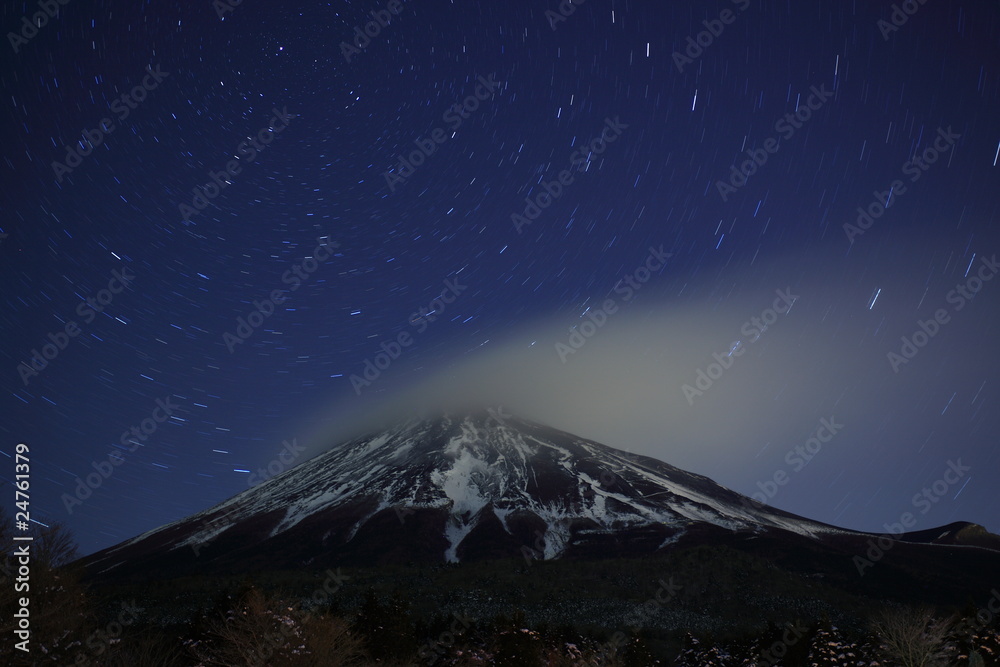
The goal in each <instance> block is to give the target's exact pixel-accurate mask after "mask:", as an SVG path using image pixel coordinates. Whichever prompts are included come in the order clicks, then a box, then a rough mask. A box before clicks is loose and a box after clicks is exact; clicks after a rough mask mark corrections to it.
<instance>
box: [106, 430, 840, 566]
mask: <svg viewBox="0 0 1000 667" xmlns="http://www.w3.org/2000/svg"><path fill="white" fill-rule="evenodd" d="M411 515H412V516H411ZM387 517H393V519H394V520H393V521H389V520H388V519H387ZM397 519H398V520H397ZM407 519H410V520H412V521H414V522H415V524H419V525H420V526H421V530H420V533H419V534H416V533H413V534H409V535H406V534H404V533H405V531H406V530H409V528H407V527H406V522H407ZM704 524H710V525H713V526H716V527H719V528H723V529H726V530H729V531H754V532H759V531H763V530H769V529H780V530H783V531H790V532H793V533H797V534H799V535H803V536H807V537H818V536H820V535H822V534H830V533H836V532H840V531H839V530H838V529H836V528H833V527H832V526H827V525H825V524H821V523H817V522H813V521H809V520H807V519H803V518H801V517H797V516H794V515H792V514H789V513H786V512H782V511H780V510H776V509H773V508H769V507H763V506H756V505H755V504H754V503H753V502H752V501H750V500H749V499H748V498H746V497H745V496H742V495H740V494H737V493H735V492H733V491H730V490H728V489H725V488H723V487H721V486H719V485H718V484H716V483H715V482H713V481H712V480H710V479H708V478H707V477H703V476H701V475H696V474H693V473H689V472H686V471H683V470H680V469H678V468H675V467H673V466H670V465H668V464H665V463H663V462H660V461H657V460H655V459H652V458H649V457H644V456H639V455H635V454H630V453H627V452H624V451H621V450H617V449H614V448H611V447H608V446H605V445H602V444H599V443H596V442H592V441H590V440H586V439H583V438H579V437H576V436H574V435H571V434H568V433H565V432H562V431H558V430H556V429H553V428H550V427H547V426H543V425H541V424H537V423H534V422H531V421H528V420H523V419H519V418H516V417H512V416H509V415H505V414H502V413H499V412H496V411H488V412H487V411H483V412H478V413H467V414H458V415H454V414H449V415H444V416H441V417H439V418H436V419H424V420H411V421H409V422H406V423H402V424H398V425H396V426H394V427H392V428H389V429H386V430H384V431H382V432H379V433H375V434H371V435H368V436H365V437H361V438H357V439H355V440H351V441H349V442H346V443H343V444H342V445H339V446H336V447H334V448H332V449H331V450H330V451H328V452H326V453H325V454H322V455H320V456H317V457H315V458H314V459H312V460H310V461H307V462H305V463H303V464H301V465H299V466H297V467H295V468H293V469H291V470H288V471H286V472H284V473H283V474H281V475H278V476H276V477H275V478H273V479H270V480H268V481H266V482H264V483H262V484H260V485H258V486H256V487H254V488H251V489H248V490H246V491H244V492H242V493H240V494H238V495H236V496H234V497H233V498H230V499H229V500H227V501H225V502H223V503H220V504H219V505H216V506H215V507H213V508H210V509H208V510H205V511H203V512H199V513H198V514H195V515H193V516H191V517H187V518H185V519H182V520H180V521H177V522H174V523H171V524H168V525H166V526H162V527H160V528H157V529H155V530H153V531H150V532H147V533H145V534H143V535H140V536H138V537H136V538H133V539H131V540H128V541H126V542H123V543H121V544H119V545H117V546H115V547H111V548H110V549H107V550H105V551H103V552H100V553H99V554H95V556H93V557H92V558H93V560H94V562H95V564H99V567H100V569H101V570H108V569H110V568H114V567H117V566H118V565H120V564H121V562H122V560H123V559H126V558H134V557H136V556H137V555H143V554H144V552H146V553H145V556H146V557H150V554H149V553H148V552H150V551H151V550H152V549H153V548H154V546H155V549H156V550H157V551H158V552H160V555H161V556H162V552H164V551H169V552H173V553H175V554H184V553H185V552H186V551H188V550H190V551H192V552H194V554H195V555H196V556H197V555H199V553H200V552H201V550H202V549H204V550H205V551H206V553H209V552H210V553H211V555H212V558H216V559H218V558H221V559H222V560H223V561H226V560H227V559H228V560H229V561H233V562H235V561H236V560H237V559H238V557H239V556H237V554H247V553H251V552H253V551H254V543H257V544H263V543H270V544H271V545H272V546H271V547H269V549H270V550H271V551H273V550H274V545H276V544H279V543H280V544H282V545H284V546H283V547H282V549H283V551H282V554H283V556H284V557H285V558H286V559H291V556H290V555H289V554H291V553H297V554H298V556H297V558H299V559H300V560H310V559H312V558H313V556H310V555H309V553H310V549H311V550H312V551H316V550H317V549H318V550H319V551H320V552H321V553H322V554H325V556H324V557H334V556H335V555H336V554H337V553H338V552H344V553H347V552H351V551H352V549H353V550H354V551H356V552H357V553H358V554H359V556H358V557H359V558H360V557H362V556H361V555H360V554H377V553H379V552H380V550H382V551H388V550H391V549H399V548H401V547H400V546H399V545H400V544H409V545H410V546H409V547H408V548H409V553H410V554H414V553H420V554H424V555H425V556H426V557H429V558H437V559H439V560H442V561H447V562H457V561H461V560H463V554H464V553H465V555H466V556H467V557H469V556H468V554H480V557H483V556H482V555H483V554H495V555H496V554H499V555H502V554H504V553H507V554H512V555H516V554H517V552H518V549H520V548H522V547H524V546H526V545H527V546H529V548H531V549H536V548H537V550H538V552H539V554H540V557H544V558H546V559H551V558H559V557H560V556H563V555H565V554H566V553H567V551H569V550H573V549H576V548H578V547H579V546H580V545H583V544H588V543H594V544H596V543H599V542H600V541H601V540H604V541H605V542H607V541H608V540H611V541H616V542H621V541H622V540H625V541H628V540H629V539H630V537H629V535H630V534H632V533H634V534H635V535H641V536H642V539H644V540H647V541H648V540H649V539H653V538H655V543H653V545H652V547H650V548H653V549H655V548H662V547H664V546H665V545H667V544H669V543H671V542H673V541H676V540H677V539H678V538H679V537H680V536H681V535H683V533H684V531H685V530H687V529H688V528H689V527H691V526H693V525H704ZM393 533H397V535H396V536H395V537H393ZM636 539H638V538H636ZM408 540H409V542H408ZM395 542H398V543H399V544H396V543H395ZM307 543H309V544H311V546H307ZM498 545H502V546H498ZM498 550H499V551H498ZM466 552H467V553H466ZM434 554H437V556H434ZM367 557H371V556H367Z"/></svg>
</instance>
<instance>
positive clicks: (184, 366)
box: [0, 0, 1000, 553]
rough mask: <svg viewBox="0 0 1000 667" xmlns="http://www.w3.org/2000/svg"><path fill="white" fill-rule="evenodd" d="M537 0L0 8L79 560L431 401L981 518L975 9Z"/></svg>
mask: <svg viewBox="0 0 1000 667" xmlns="http://www.w3.org/2000/svg"><path fill="white" fill-rule="evenodd" d="M562 7H563V11H564V12H565V13H567V14H568V15H566V16H564V15H562V14H560V5H559V4H558V3H557V2H556V0H548V1H544V2H531V3H529V2H517V1H515V2H504V3H487V2H476V3H458V2H442V1H440V0H410V1H408V2H398V3H397V2H331V3H316V2H281V3H273V2H272V3H261V2H254V1H251V0H247V1H246V2H242V3H240V4H239V5H237V6H229V5H224V4H222V3H221V2H218V1H217V2H216V3H215V4H213V3H212V2H210V1H209V0H202V1H201V2H188V3H181V5H180V6H175V5H171V4H170V3H148V2H146V3H140V4H136V3H126V2H115V3H109V2H100V3H85V2H82V1H81V0H70V1H69V2H68V3H67V4H66V5H65V6H63V7H62V8H61V9H60V12H59V15H58V16H57V17H54V18H51V19H50V18H47V17H45V21H39V22H41V23H44V24H43V25H41V26H38V24H37V23H36V24H34V25H31V21H32V19H31V18H29V19H28V20H27V27H25V26H26V23H25V22H24V21H22V17H24V16H28V17H30V16H31V15H32V14H35V13H36V12H38V11H40V10H39V9H38V5H37V4H36V3H20V2H19V3H16V4H13V5H11V4H7V5H6V6H5V7H4V8H3V9H2V10H0V25H2V27H3V30H4V32H5V33H11V34H8V35H7V37H6V38H5V40H4V41H5V42H6V43H5V44H4V45H3V47H0V48H3V49H7V52H6V54H5V55H4V57H3V60H2V63H3V64H2V70H0V87H2V93H3V94H2V108H3V116H2V121H3V122H2V126H3V130H2V131H3V134H4V141H3V148H2V152H3V159H2V161H0V177H2V183H3V187H2V198H3V200H2V216H0V228H2V229H0V231H2V233H3V235H4V236H3V238H2V241H0V279H2V285H3V294H2V300H3V309H2V311H0V317H2V331H3V345H2V346H0V355H2V358H3V364H2V368H3V373H0V378H2V380H0V382H2V388H3V392H2V397H0V401H2V403H0V406H2V407H0V409H2V414H3V420H2V422H0V435H2V438H0V452H2V453H3V454H4V456H2V457H0V478H2V479H3V480H4V481H5V482H10V481H11V480H13V477H14V460H13V459H12V458H9V457H12V456H13V454H14V450H15V446H16V445H17V443H26V444H27V445H28V446H29V448H30V457H31V509H32V518H33V519H35V520H37V521H40V522H43V523H46V524H47V523H51V522H56V521H61V522H64V523H66V524H67V525H68V526H69V527H70V528H71V529H72V530H73V532H74V534H75V536H76V538H77V540H78V542H79V544H80V547H81V552H82V553H89V552H91V551H94V550H96V549H99V548H102V547H106V546H109V545H112V544H114V543H117V542H119V541H121V540H124V539H126V538H129V537H131V536H134V535H137V534H139V533H141V532H143V531H146V530H149V529H152V528H154V527H157V526H159V525H161V524H163V523H166V522H169V521H172V520H175V519H179V518H181V517H184V516H186V515H188V514H191V513H194V512H196V511H199V510H201V509H204V508H206V507H208V506H210V505H213V504H215V503H217V502H219V501H222V500H224V499H226V498H228V497H230V496H232V495H234V494H235V493H237V492H239V491H241V490H243V489H246V488H247V487H248V485H250V484H254V483H257V482H259V481H260V479H262V477H261V475H260V473H259V471H260V470H261V469H262V468H263V469H265V470H266V469H267V467H268V465H269V464H270V465H271V468H272V471H275V470H278V469H282V468H287V467H288V465H292V464H295V463H300V462H302V461H305V460H306V459H307V458H309V457H311V456H313V455H315V454H317V453H319V452H321V451H323V450H324V449H325V448H328V447H329V446H331V445H333V444H335V443H336V442H337V441H338V439H339V438H340V437H343V436H344V435H345V434H347V433H350V432H353V431H356V430H357V429H358V428H361V427H362V425H363V424H368V425H371V424H378V423H380V421H379V420H380V419H389V418H396V417H400V416H402V417H405V416H407V415H409V414H413V413H414V411H415V410H416V409H417V407H427V406H430V407H435V406H440V405H447V404H454V403H455V402H456V401H458V402H464V403H475V402H480V403H483V404H486V405H490V406H494V407H499V406H503V407H504V409H506V410H508V411H513V412H516V413H519V414H523V415H526V416H529V417H532V418H535V419H538V420H540V421H543V422H546V423H549V424H551V425H553V426H556V427H558V428H563V429H565V430H568V431H571V432H574V433H577V434H579V435H582V436H585V437H589V438H592V439H596V440H598V441H600V442H603V443H605V444H608V445H611V446H614V447H619V448H622V449H628V450H630V451H633V452H637V453H643V454H647V455H651V456H655V457H656V458H659V459H662V460H664V461H666V462H668V463H671V464H673V465H676V466H678V467H681V468H685V469H688V470H692V471H694V472H698V473H701V474H705V475H707V476H709V477H711V478H713V479H715V480H716V481H718V482H719V483H721V484H723V485H725V486H728V487H730V488H733V489H735V490H737V491H740V492H743V493H747V494H751V493H755V492H760V493H761V494H764V493H765V492H764V489H769V490H773V491H774V493H772V494H765V495H768V497H767V501H768V502H770V503H772V504H774V505H776V506H778V507H781V508H782V509H786V510H789V511H792V512H795V513H797V514H801V515H804V516H807V517H810V518H813V519H817V520H820V521H826V522H829V523H834V524H836V525H840V526H844V527H848V528H854V529H860V530H873V531H876V530H882V527H883V525H884V524H886V523H892V522H895V521H897V520H899V518H900V516H901V515H902V514H903V513H905V512H911V513H912V514H914V515H915V516H916V518H917V525H916V526H914V529H917V530H919V529H925V528H930V527H933V526H936V525H941V524H945V523H948V522H951V521H957V520H967V521H974V522H977V523H980V524H983V525H985V526H986V527H987V528H989V529H990V530H992V531H994V532H997V531H1000V520H998V515H997V509H996V508H997V507H998V506H1000V465H998V464H1000V455H998V453H997V452H998V450H997V447H996V445H997V438H998V435H997V434H998V433H1000V410H998V409H997V408H998V406H1000V374H998V371H1000V363H998V361H1000V355H998V354H997V344H998V341H997V331H998V328H1000V318H998V314H1000V279H995V278H996V274H997V272H1000V266H998V265H997V264H996V263H995V262H996V257H997V255H998V254H1000V234H998V231H997V222H998V216H1000V197H998V196H997V192H998V190H1000V166H998V158H997V154H998V151H1000V6H998V3H996V2H987V1H986V0H977V1H968V0H966V1H963V0H959V1H950V0H949V1H948V2H945V1H944V0H928V1H927V2H926V3H924V4H922V5H921V4H918V3H916V2H913V3H912V6H911V5H910V4H908V5H907V8H909V9H910V10H911V11H913V10H915V11H913V13H912V15H908V14H906V13H905V12H903V10H902V9H899V10H898V11H897V13H896V15H895V20H896V23H898V24H900V25H898V26H897V25H895V24H894V23H893V14H894V9H893V5H892V3H891V2H888V0H886V1H878V2H867V1H866V2H843V1H839V0H838V1H833V0H829V1H823V2H757V1H752V0H739V1H734V2H730V1H729V0H717V1H715V2H707V3H705V2H693V1H691V2H614V1H606V0H587V1H586V2H582V3H581V4H579V5H575V6H574V5H572V4H570V3H569V2H564V3H563V5H562ZM570 11H571V12H572V13H570ZM372 12H376V18H375V19H373V18H372ZM220 16H221V18H220ZM379 16H381V17H382V22H383V23H386V25H384V26H383V25H379V24H378V17H379ZM387 17H388V18H389V19H391V20H388V21H387V20H386V18H387ZM904 18H905V19H906V20H905V22H903V19H904ZM372 20H375V21H376V23H372V24H370V25H369V26H368V29H369V32H371V33H372V34H374V36H373V37H367V36H364V34H363V31H364V29H365V24H366V22H369V21H372ZM880 21H882V23H880ZM356 28H358V30H357V31H356ZM22 31H23V33H24V35H26V36H27V37H24V38H22V37H21V36H18V35H17V33H20V32H22ZM12 35H13V36H12ZM359 35H360V36H359ZM355 39H357V42H355ZM123 96H124V97H123ZM456 105H457V106H456ZM71 149H73V150H71ZM81 153H85V154H83V155H81ZM755 160H756V162H755ZM227 169H230V170H231V171H230V172H228V173H227V172H226V170H227ZM741 169H743V170H744V172H749V176H748V177H744V175H743V174H741V173H740V170H741ZM213 174H214V176H213ZM560 179H562V180H560ZM526 198H527V201H526ZM196 207H197V208H196ZM535 207H537V208H535ZM859 207H860V209H861V210H860V211H859ZM863 215H870V216H871V217H862V216H863ZM845 225H847V227H845ZM88 299H90V301H89V302H88V301H87V300H88ZM239 318H242V321H241V320H240V319H239ZM755 318H756V320H757V321H756V322H755V321H754V320H755ZM765 323H766V324H765ZM903 338H905V339H906V342H904V341H903V340H902V339H903ZM911 344H912V347H910V345H911ZM47 345H48V347H46V346H47ZM36 353H37V355H36ZM46 356H47V357H48V358H45V357H46ZM32 364H34V367H32ZM378 366H381V368H379V367H378ZM366 369H367V372H368V375H367V377H365V372H366ZM352 376H355V377H354V378H352ZM133 427H135V429H136V430H135V431H134V432H133V431H132V430H131V429H132V428H133ZM818 430H819V433H817V431H818ZM814 435H818V436H821V438H822V441H821V440H820V439H816V440H813V441H812V442H811V443H810V440H809V439H810V438H811V437H812V436H814ZM796 448H798V451H797V450H796ZM807 458H808V461H807ZM101 470H104V471H105V472H107V471H111V472H110V475H109V476H108V477H107V478H104V477H103V476H101V473H100V471H101ZM268 474H270V473H267V474H265V475H264V477H266V476H267V475H268ZM88 475H90V476H91V480H92V481H93V480H97V481H99V484H97V485H96V489H90V488H86V489H85V490H82V489H80V490H78V487H79V486H80V484H85V482H83V481H80V480H85V479H86V478H87V477H88ZM776 480H780V483H779V481H776ZM772 482H773V483H772ZM935 484H936V485H935ZM5 488H6V489H7V491H5V492H4V499H3V502H4V504H5V507H6V508H7V509H8V512H12V510H13V500H14V493H13V488H12V487H11V486H9V484H8V485H6V486H5ZM925 488H926V489H927V490H928V491H927V493H925V492H924V489H925ZM87 492H89V495H87ZM78 496H85V497H83V498H82V499H81V498H80V497H78ZM758 497H763V496H758Z"/></svg>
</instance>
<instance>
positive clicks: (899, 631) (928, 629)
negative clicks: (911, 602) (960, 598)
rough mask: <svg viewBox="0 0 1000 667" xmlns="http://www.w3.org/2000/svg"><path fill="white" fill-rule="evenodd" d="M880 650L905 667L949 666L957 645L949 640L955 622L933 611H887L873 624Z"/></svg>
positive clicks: (894, 609)
mask: <svg viewBox="0 0 1000 667" xmlns="http://www.w3.org/2000/svg"><path fill="white" fill-rule="evenodd" d="M872 629H873V630H874V631H875V634H876V636H877V637H878V640H879V648H880V650H881V651H882V653H884V654H885V655H886V657H888V658H889V659H891V660H895V661H897V662H899V664H900V665H902V667H939V666H940V667H945V666H946V665H949V664H951V659H952V655H953V653H954V648H955V647H954V646H953V645H951V644H950V643H949V642H948V641H947V638H948V635H949V633H950V631H951V623H950V622H949V621H947V620H945V619H940V618H935V616H934V611H933V610H932V609H930V608H926V607H923V608H919V609H914V608H910V607H902V608H886V609H883V610H882V612H881V613H879V614H878V615H877V616H876V617H875V619H874V620H873V622H872Z"/></svg>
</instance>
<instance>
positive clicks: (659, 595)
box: [0, 526, 1000, 667]
mask: <svg viewBox="0 0 1000 667" xmlns="http://www.w3.org/2000/svg"><path fill="white" fill-rule="evenodd" d="M0 533H2V537H3V538H4V539H5V540H8V542H7V543H9V536H10V531H9V526H0ZM34 548H35V551H34V553H33V557H34V559H33V562H32V566H31V567H32V570H31V589H30V595H31V610H32V616H31V629H32V635H31V641H30V646H31V653H30V655H24V654H23V652H20V651H17V650H15V649H14V648H13V644H14V641H15V640H14V639H12V638H13V637H14V630H15V629H16V623H15V620H16V619H14V612H15V610H16V609H17V608H18V600H17V597H18V596H19V595H20V594H16V593H15V592H14V586H13V580H14V577H15V576H16V561H14V560H12V559H11V558H9V557H8V558H7V559H6V561H5V563H4V571H3V582H2V584H0V585H2V589H0V612H2V621H0V625H2V626H3V628H2V630H3V634H4V642H3V644H2V649H0V663H3V664H37V665H46V664H52V665H80V666H83V665H102V666H114V667H117V666H123V667H124V666H128V667H143V666H149V667H159V666H168V665H186V666H190V665H204V666H209V665H226V666H236V665H261V666H262V667H263V666H265V665H266V666H274V667H285V666H288V667H298V666H303V667H304V666H317V667H319V666H321V665H322V666H334V667H336V666H339V665H344V666H347V665H385V666H390V667H391V666H401V665H447V666H472V665H501V666H502V665H516V666H517V667H526V666H531V665H548V666H562V665H567V666H568V665H606V666H624V665H629V666H631V665H635V666H640V667H641V666H644V665H657V664H659V665H687V666H695V665H699V666H700V665H733V666H737V665H740V666H742V665H809V666H814V665H823V666H834V665H866V666H874V665H879V666H881V667H885V666H889V665H901V666H905V667H910V666H917V665H920V666H923V667H932V666H935V665H975V666H979V665H1000V660H998V655H1000V631H998V627H1000V626H998V623H997V619H996V615H995V614H993V613H991V612H989V611H988V609H987V608H986V607H985V606H984V605H985V603H986V602H987V600H986V599H985V597H984V599H982V600H969V601H968V603H967V604H966V605H964V606H962V607H961V608H958V607H955V606H951V607H943V606H937V607H932V606H922V605H917V604H912V603H911V602H908V601H907V598H908V595H907V594H906V592H905V591H901V592H900V599H898V600H872V599H870V598H866V597H863V596H860V595H857V594H852V593H848V592H844V591H843V590H841V589H840V588H837V587H834V586H831V585H829V584H826V583H824V581H823V580H822V579H821V578H815V577H809V576H805V577H803V576H802V575H799V574H795V573H791V572H786V571H784V570H781V569H780V568H778V567H776V566H774V565H773V564H771V563H769V562H767V561H765V560H762V559H760V558H758V557H756V556H753V555H751V554H746V553H743V552H739V551H736V550H733V549H728V548H725V547H718V546H717V547H707V546H700V547H693V548H686V549H678V550H676V551H673V552H670V553H667V554H665V555H659V556H656V557H647V558H632V559H617V560H601V561H575V562H574V561H553V562H543V561H530V560H520V561H492V562H482V563H473V564H467V565H460V566H458V565H455V566H418V565H410V566H395V567H380V568H350V569H349V568H344V569H332V570H331V569H328V570H325V571H316V572H312V571H306V570H302V571H295V572H267V573H258V574H255V575H253V576H252V577H250V576H247V575H240V576H231V577H211V578H194V577H192V578H184V579H174V580H171V581H158V582H157V581H153V582H141V583H132V584H129V583H121V582H118V583H114V584H108V583H104V584H101V585H96V584H87V583H85V582H83V581H82V579H81V573H80V572H78V571H74V569H73V568H72V566H69V565H67V564H68V563H70V562H71V561H72V560H73V557H74V555H75V549H74V547H73V545H72V540H71V539H69V537H68V536H67V534H66V533H65V531H63V530H61V529H60V528H58V527H55V528H52V529H46V530H43V531H39V532H38V534H37V535H36V540H35V542H34ZM994 592H995V591H994ZM984 595H985V592H984ZM997 602H998V603H1000V598H998V600H997Z"/></svg>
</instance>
